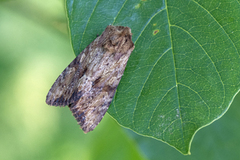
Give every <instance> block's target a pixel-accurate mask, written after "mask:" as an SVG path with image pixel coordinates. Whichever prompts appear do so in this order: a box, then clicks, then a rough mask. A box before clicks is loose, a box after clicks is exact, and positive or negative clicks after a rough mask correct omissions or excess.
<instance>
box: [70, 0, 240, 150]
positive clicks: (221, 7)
mask: <svg viewBox="0 0 240 160" xmlns="http://www.w3.org/2000/svg"><path fill="white" fill-rule="evenodd" d="M66 3H67V13H68V19H69V28H70V33H71V40H72V45H73V50H74V52H75V54H76V55H77V54H79V53H80V52H81V51H82V50H83V49H84V48H85V47H86V46H87V45H88V44H90V43H91V42H92V41H93V40H94V39H95V38H96V36H97V35H98V34H101V33H102V32H103V31H104V29H105V28H106V26H107V25H109V24H112V25H122V26H128V27H130V28H131V29H132V33H133V42H134V43H135V49H134V51H133V52H132V54H131V57H130V59H129V61H128V64H127V67H126V69H125V72H124V76H123V77H122V79H121V82H120V84H119V86H118V89H117V92H116V94H115V97H114V100H113V102H112V104H111V106H110V108H109V110H108V113H109V114H110V115H111V116H112V117H113V118H114V119H116V120H117V122H118V123H119V124H120V125H122V126H124V127H127V128H130V129H131V130H133V131H135V132H137V133H139V134H141V135H145V136H149V137H153V138H155V139H158V140H162V141H164V142H166V143H168V144H169V145H171V146H173V147H175V148H176V149H177V150H179V151H180V152H182V153H183V154H189V153H190V145H191V141H192V138H193V136H194V134H195V133H196V131H197V130H199V129H200V128H202V127H204V126H206V125H208V124H210V123H212V122H213V121H215V120H216V119H218V118H220V117H221V116H222V115H223V114H224V113H225V112H226V111H227V109H228V108H229V106H230V104H231V102H232V100H233V98H234V96H235V95H236V93H237V92H238V90H239V88H240V84H239V82H240V59H239V53H240V18H239V17H240V16H239V15H240V3H239V1H232V0H212V1H209V0H165V1H161V2H160V1H159V0H152V1H150V0H141V1H137V0H131V1H127V0H126V1H123V0H119V1H106V0H90V1H89V0H83V1H80V0H67V1H66Z"/></svg>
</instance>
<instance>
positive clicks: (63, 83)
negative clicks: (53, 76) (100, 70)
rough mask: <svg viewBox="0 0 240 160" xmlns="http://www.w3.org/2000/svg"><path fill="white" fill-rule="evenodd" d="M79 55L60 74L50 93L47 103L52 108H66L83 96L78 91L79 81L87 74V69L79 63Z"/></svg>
mask: <svg viewBox="0 0 240 160" xmlns="http://www.w3.org/2000/svg"><path fill="white" fill-rule="evenodd" d="M80 58H81V55H78V56H77V57H76V58H75V59H74V60H73V61H72V62H71V63H70V64H69V65H68V67H67V68H66V69H65V70H64V71H63V72H62V73H61V74H60V76H59V77H58V78H57V80H56V81H55V83H54V84H53V85H52V87H51V89H50V91H49V92H48V95H47V98H46V103H47V104H49V105H52V106H66V105H69V104H71V103H74V102H75V101H77V100H78V99H79V98H80V97H81V96H82V91H81V90H78V89H79V88H78V82H79V79H80V78H81V77H82V76H83V75H84V74H85V72H86V70H87V68H86V67H85V68H83V67H84V66H82V65H81V64H80V63H79V59H80Z"/></svg>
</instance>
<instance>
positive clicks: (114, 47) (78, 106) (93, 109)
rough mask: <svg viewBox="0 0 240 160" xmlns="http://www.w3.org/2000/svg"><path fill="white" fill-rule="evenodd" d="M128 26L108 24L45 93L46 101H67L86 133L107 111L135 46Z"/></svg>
mask: <svg viewBox="0 0 240 160" xmlns="http://www.w3.org/2000/svg"><path fill="white" fill-rule="evenodd" d="M131 38H132V34H131V29H130V28H129V27H123V26H108V27H107V28H106V29H105V31H104V32H103V33H102V35H101V36H99V37H97V38H96V39H95V40H94V41H93V42H92V43H91V44H90V45H89V46H88V47H87V48H85V49H84V51H83V52H82V53H80V55H78V56H77V57H76V59H74V60H73V62H72V63H71V64H69V66H68V67H67V68H66V69H65V70H64V71H63V72H62V74H61V75H60V76H59V77H58V79H57V80H56V82H55V83H54V84H53V86H52V88H51V89H50V91H49V93H48V95H47V100H46V102H47V104H49V105H54V106H64V105H69V108H70V110H71V111H72V112H73V115H74V116H75V118H76V120H77V121H78V124H80V126H81V128H82V129H83V131H84V132H85V133H87V132H89V131H92V130H93V129H94V128H95V127H96V126H97V125H98V123H99V122H100V121H101V119H102V117H103V116H104V114H105V113H106V111H107V109H108V107H109V105H110V103H111V101H112V98H113V96H114V93H115V91H116V88H117V86H118V84H119V81H120V79H121V77H122V75H123V72H124V69H125V67H126V64H127V61H128V59H129V56H130V54H131V52H132V50H133V49H134V44H133V42H132V40H131Z"/></svg>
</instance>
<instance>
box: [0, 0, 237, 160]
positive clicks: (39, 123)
mask: <svg viewBox="0 0 240 160" xmlns="http://www.w3.org/2000/svg"><path fill="white" fill-rule="evenodd" d="M64 3H65V1H64V0H51V1H48V0H16V1H0V76H1V79H0V101H1V111H0V126H1V128H0V159H1V160H11V159H18V160H21V159H24V160H26V159H34V160H35V159H41V160H42V159H51V160H52V159H58V160H61V159H62V160H64V159H83V160H95V159H98V160H99V159H119V160H122V159H123V160H125V159H151V160H152V159H154V160H155V159H156V160H157V159H218V160H219V159H239V157H240V153H239V144H240V128H239V124H240V118H239V117H240V111H239V109H238V108H239V104H240V96H237V97H236V98H235V100H234V102H233V104H232V106H231V107H230V109H229V111H228V112H227V113H226V114H225V115H224V116H223V117H222V118H221V119H220V120H218V121H216V122H214V123H213V124H212V125H210V126H208V127H206V128H204V129H202V130H200V131H199V132H198V133H197V134H196V136H195V137H194V139H193V144H192V148H191V153H192V155H191V156H183V155H182V154H180V153H179V152H178V151H176V150H175V149H174V148H172V147H170V146H168V145H167V144H165V143H163V142H160V141H156V140H154V139H151V138H146V137H142V136H139V135H137V134H135V133H133V132H132V131H129V130H127V129H124V128H122V127H120V126H119V125H118V124H117V123H116V122H115V121H114V120H113V119H112V118H111V117H110V116H109V115H108V114H106V116H105V117H104V118H103V120H102V121H101V123H100V124H99V125H98V126H97V127H96V129H95V130H94V132H90V133H88V134H84V133H83V132H82V130H81V129H80V128H79V126H78V125H77V122H76V121H75V119H74V117H73V116H72V113H71V112H70V111H69V109H68V108H67V107H65V108H59V107H51V106H48V105H46V104H45V97H46V94H47V92H48V90H49V89H50V87H51V85H52V84H53V82H54V81H55V79H56V78H57V76H58V75H59V74H60V73H61V72H62V71H63V69H64V68H65V67H66V66H67V65H68V64H69V63H70V62H71V61H72V60H73V59H74V57H75V56H74V53H73V50H72V47H71V43H70V37H69V34H68V28H67V19H66V15H65V6H64Z"/></svg>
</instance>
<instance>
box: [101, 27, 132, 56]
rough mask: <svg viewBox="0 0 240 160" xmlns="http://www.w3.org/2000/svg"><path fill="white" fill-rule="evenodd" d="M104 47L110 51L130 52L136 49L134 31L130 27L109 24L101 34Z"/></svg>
mask: <svg viewBox="0 0 240 160" xmlns="http://www.w3.org/2000/svg"><path fill="white" fill-rule="evenodd" d="M101 39H102V40H103V44H102V45H103V47H104V48H106V49H108V50H109V51H110V52H112V53H115V52H118V53H128V52H129V51H130V53H131V52H132V50H133V49H134V43H133V42H132V33H131V29H130V28H129V27H124V26H111V25H109V26H108V27H107V28H106V29H105V31H104V32H103V34H102V35H101Z"/></svg>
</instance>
